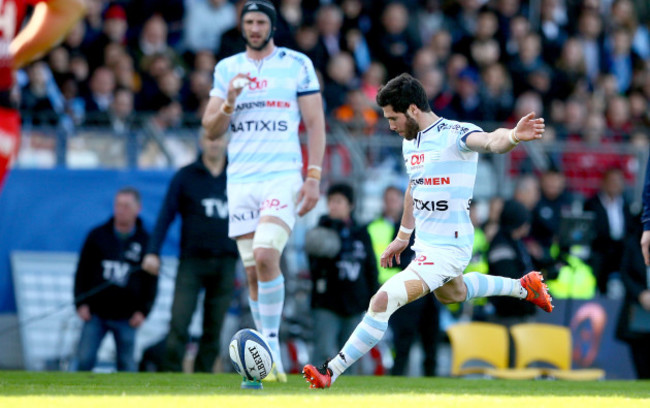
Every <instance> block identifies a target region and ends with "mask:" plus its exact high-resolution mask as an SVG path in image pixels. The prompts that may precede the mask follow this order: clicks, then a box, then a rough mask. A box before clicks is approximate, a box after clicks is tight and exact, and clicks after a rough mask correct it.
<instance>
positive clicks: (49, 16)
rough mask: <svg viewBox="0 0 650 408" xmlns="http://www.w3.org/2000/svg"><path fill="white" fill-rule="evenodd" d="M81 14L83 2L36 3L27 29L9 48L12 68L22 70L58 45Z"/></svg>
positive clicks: (57, 0)
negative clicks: (12, 63)
mask: <svg viewBox="0 0 650 408" xmlns="http://www.w3.org/2000/svg"><path fill="white" fill-rule="evenodd" d="M85 12H86V3H85V1H84V0H50V1H49V2H47V3H38V4H37V5H36V6H35V7H34V13H33V14H32V17H31V18H30V19H29V22H28V23H27V25H26V26H25V27H24V28H23V29H22V30H21V31H20V32H19V33H18V35H17V36H16V38H14V39H13V41H12V42H11V45H10V46H9V48H10V52H11V54H12V57H13V62H14V68H16V69H18V68H21V67H23V66H24V65H26V64H28V63H29V62H31V61H33V60H34V59H36V58H39V57H40V56H42V55H43V54H45V53H46V52H47V51H49V50H50V48H52V47H54V46H55V45H56V44H58V43H59V41H61V40H62V39H63V37H64V36H65V35H66V34H67V32H68V31H69V30H70V28H72V26H73V25H74V24H75V23H76V22H77V21H78V20H79V19H80V18H81V17H82V16H83V15H84V13H85Z"/></svg>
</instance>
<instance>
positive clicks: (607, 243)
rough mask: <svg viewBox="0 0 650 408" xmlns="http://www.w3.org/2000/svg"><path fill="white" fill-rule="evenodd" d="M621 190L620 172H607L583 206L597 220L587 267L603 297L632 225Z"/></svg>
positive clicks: (619, 263)
mask: <svg viewBox="0 0 650 408" xmlns="http://www.w3.org/2000/svg"><path fill="white" fill-rule="evenodd" d="M624 189H625V179H624V177H623V172H622V171H621V170H620V169H616V168H612V169H608V170H606V171H605V173H604V174H603V177H602V180H601V185H600V191H599V192H598V194H597V195H595V196H593V197H591V198H590V199H589V200H587V201H586V202H585V204H584V210H585V211H591V212H593V213H594V215H595V219H596V220H598V222H595V223H594V229H595V232H596V235H595V237H594V240H593V242H592V244H591V257H590V259H589V264H590V265H591V267H592V268H593V270H594V274H595V276H596V280H597V282H598V290H599V292H600V293H601V294H603V295H605V294H607V282H608V281H609V279H610V277H611V274H612V273H614V272H619V271H620V267H621V257H622V255H623V244H624V238H625V237H626V236H627V235H628V231H629V230H630V227H631V223H632V216H631V215H630V209H629V203H628V201H627V199H626V198H625V197H624V195H623V191H624Z"/></svg>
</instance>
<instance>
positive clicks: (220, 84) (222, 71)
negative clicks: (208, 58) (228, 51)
mask: <svg viewBox="0 0 650 408" xmlns="http://www.w3.org/2000/svg"><path fill="white" fill-rule="evenodd" d="M227 73H228V70H227V69H226V64H224V63H223V60H222V61H220V62H219V63H218V64H217V66H216V67H214V76H213V78H212V89H211V90H210V96H211V97H212V96H216V97H219V98H221V99H226V96H227V93H228V83H229V82H230V78H228V76H227Z"/></svg>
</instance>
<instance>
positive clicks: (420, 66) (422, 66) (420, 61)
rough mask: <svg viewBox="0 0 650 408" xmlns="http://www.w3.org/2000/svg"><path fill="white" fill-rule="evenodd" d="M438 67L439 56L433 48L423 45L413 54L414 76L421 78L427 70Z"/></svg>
mask: <svg viewBox="0 0 650 408" xmlns="http://www.w3.org/2000/svg"><path fill="white" fill-rule="evenodd" d="M436 67H438V58H437V57H436V54H435V53H434V52H433V50H432V49H431V48H427V47H422V48H420V49H419V50H417V51H416V52H415V55H414V56H413V76H414V77H416V78H418V79H420V78H421V77H422V76H423V75H424V74H425V73H426V72H428V71H430V70H432V69H435V68H436Z"/></svg>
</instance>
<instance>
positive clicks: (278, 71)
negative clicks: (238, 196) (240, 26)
mask: <svg viewBox="0 0 650 408" xmlns="http://www.w3.org/2000/svg"><path fill="white" fill-rule="evenodd" d="M239 73H245V74H248V75H249V76H250V77H251V78H254V81H253V82H250V83H249V84H248V85H247V86H246V87H244V90H243V91H242V93H241V94H240V95H239V96H238V97H237V101H236V104H235V111H234V112H233V114H232V117H231V118H230V128H229V130H228V133H229V135H228V136H229V138H230V140H229V142H228V173H227V175H228V182H229V183H250V182H259V181H264V180H269V179H273V178H275V177H283V176H286V175H287V174H293V173H296V172H299V171H301V169H302V153H301V150H300V142H299V139H298V126H299V125H300V110H299V107H298V97H300V96H303V95H308V94H311V93H315V92H319V91H320V85H319V83H318V78H317V77H316V72H315V71H314V65H313V64H312V62H311V60H310V59H309V58H308V57H307V56H306V55H304V54H301V53H299V52H296V51H293V50H290V49H287V48H283V47H276V48H275V50H274V51H273V53H272V54H271V55H269V56H268V57H266V58H264V59H263V60H261V61H255V60H252V59H249V58H248V57H246V53H245V52H242V53H239V54H236V55H233V56H232V57H229V58H225V59H223V60H221V61H219V63H218V64H217V66H216V67H215V69H214V83H213V87H212V90H211V91H210V96H217V97H220V98H223V99H226V95H227V92H228V83H229V82H230V80H231V79H232V77H234V76H235V75H237V74H239Z"/></svg>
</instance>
